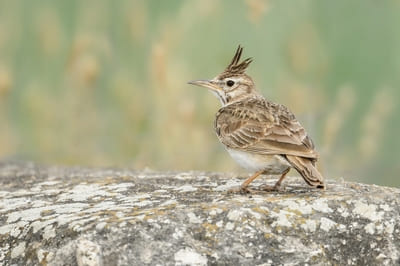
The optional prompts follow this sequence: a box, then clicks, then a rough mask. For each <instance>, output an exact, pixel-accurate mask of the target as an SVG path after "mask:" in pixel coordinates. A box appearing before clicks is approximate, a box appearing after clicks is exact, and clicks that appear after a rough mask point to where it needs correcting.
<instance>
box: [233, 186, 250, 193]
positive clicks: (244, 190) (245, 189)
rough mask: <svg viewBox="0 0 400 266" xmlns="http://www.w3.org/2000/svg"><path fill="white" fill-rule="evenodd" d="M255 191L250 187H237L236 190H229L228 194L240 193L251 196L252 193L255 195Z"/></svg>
mask: <svg viewBox="0 0 400 266" xmlns="http://www.w3.org/2000/svg"><path fill="white" fill-rule="evenodd" d="M254 192H255V191H254V190H253V189H251V188H248V187H242V186H240V187H235V188H231V189H229V190H228V193H229V194H233V193H235V194H236V193H240V194H251V193H254Z"/></svg>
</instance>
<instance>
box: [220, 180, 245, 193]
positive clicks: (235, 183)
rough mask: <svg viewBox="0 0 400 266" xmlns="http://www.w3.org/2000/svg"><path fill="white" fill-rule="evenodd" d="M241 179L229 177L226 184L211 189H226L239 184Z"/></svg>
mask: <svg viewBox="0 0 400 266" xmlns="http://www.w3.org/2000/svg"><path fill="white" fill-rule="evenodd" d="M240 184H241V181H240V180H237V179H229V180H227V182H226V184H223V185H219V186H217V187H215V188H214V189H213V191H228V190H229V189H231V188H235V187H238V186H240Z"/></svg>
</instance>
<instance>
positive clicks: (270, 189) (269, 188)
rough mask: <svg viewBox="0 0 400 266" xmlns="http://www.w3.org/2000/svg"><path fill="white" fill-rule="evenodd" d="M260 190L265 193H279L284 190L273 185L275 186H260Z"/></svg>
mask: <svg viewBox="0 0 400 266" xmlns="http://www.w3.org/2000/svg"><path fill="white" fill-rule="evenodd" d="M260 190H262V191H267V192H281V191H283V190H284V188H283V187H281V186H277V185H275V186H267V185H264V186H260Z"/></svg>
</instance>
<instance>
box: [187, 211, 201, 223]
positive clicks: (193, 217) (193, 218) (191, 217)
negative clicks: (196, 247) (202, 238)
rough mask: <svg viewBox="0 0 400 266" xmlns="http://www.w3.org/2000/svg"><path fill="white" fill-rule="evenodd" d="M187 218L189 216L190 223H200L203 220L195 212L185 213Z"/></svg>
mask: <svg viewBox="0 0 400 266" xmlns="http://www.w3.org/2000/svg"><path fill="white" fill-rule="evenodd" d="M187 216H188V218H189V223H192V224H201V223H202V222H203V220H202V219H200V218H199V217H197V216H196V214H194V213H193V212H189V213H188V214H187Z"/></svg>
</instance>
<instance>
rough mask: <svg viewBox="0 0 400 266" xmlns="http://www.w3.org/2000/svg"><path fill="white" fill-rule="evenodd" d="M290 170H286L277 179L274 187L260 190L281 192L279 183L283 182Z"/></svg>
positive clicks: (263, 187)
mask: <svg viewBox="0 0 400 266" xmlns="http://www.w3.org/2000/svg"><path fill="white" fill-rule="evenodd" d="M289 171H290V168H288V169H287V170H285V172H283V173H282V175H281V177H280V178H279V180H278V181H277V182H276V183H275V185H274V186H272V187H271V186H262V188H261V189H262V190H265V191H280V190H281V183H282V181H283V179H284V178H285V177H286V175H287V173H289Z"/></svg>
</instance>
